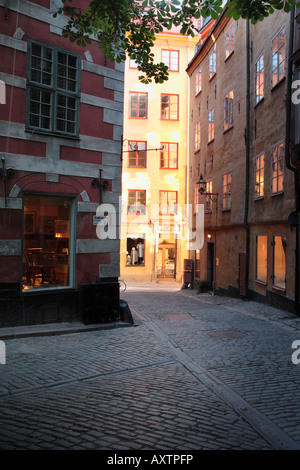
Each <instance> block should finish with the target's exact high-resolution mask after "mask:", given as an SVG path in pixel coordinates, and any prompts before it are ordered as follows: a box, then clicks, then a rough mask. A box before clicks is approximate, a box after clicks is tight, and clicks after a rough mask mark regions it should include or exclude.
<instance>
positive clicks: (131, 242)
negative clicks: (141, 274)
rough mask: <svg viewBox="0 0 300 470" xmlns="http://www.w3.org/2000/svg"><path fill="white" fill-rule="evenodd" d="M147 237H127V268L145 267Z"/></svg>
mask: <svg viewBox="0 0 300 470" xmlns="http://www.w3.org/2000/svg"><path fill="white" fill-rule="evenodd" d="M144 256H145V235H144V234H143V235H138V236H137V235H136V234H134V235H127V257H126V266H141V265H142V266H144V265H145V258H144Z"/></svg>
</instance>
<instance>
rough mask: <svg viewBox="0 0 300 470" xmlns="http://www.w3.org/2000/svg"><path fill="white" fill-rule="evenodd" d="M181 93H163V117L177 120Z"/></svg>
mask: <svg viewBox="0 0 300 470" xmlns="http://www.w3.org/2000/svg"><path fill="white" fill-rule="evenodd" d="M178 103H179V95H161V119H168V120H177V119H178V117H179V108H178Z"/></svg>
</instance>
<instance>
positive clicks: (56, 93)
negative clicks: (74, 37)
mask: <svg viewBox="0 0 300 470" xmlns="http://www.w3.org/2000/svg"><path fill="white" fill-rule="evenodd" d="M80 82H81V56H80V55H79V54H75V53H73V52H70V51H66V50H64V49H60V48H57V47H54V46H51V45H48V44H44V43H41V42H38V41H33V40H31V39H29V40H28V56H27V96H26V129H27V130H30V131H35V132H38V133H44V134H51V135H60V136H65V137H71V138H78V137H79V112H80V88H81V83H80Z"/></svg>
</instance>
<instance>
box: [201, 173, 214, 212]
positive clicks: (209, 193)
mask: <svg viewBox="0 0 300 470" xmlns="http://www.w3.org/2000/svg"><path fill="white" fill-rule="evenodd" d="M196 186H198V192H199V193H200V194H201V196H202V195H203V194H204V195H205V196H208V197H209V199H210V200H212V201H214V202H217V207H216V209H217V210H218V193H211V192H210V191H209V192H207V191H206V181H205V180H204V179H203V176H202V173H201V175H200V179H199V181H197V183H196ZM211 196H216V199H215V200H213V199H212V197H211Z"/></svg>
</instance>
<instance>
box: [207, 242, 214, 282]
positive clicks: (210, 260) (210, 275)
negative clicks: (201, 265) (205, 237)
mask: <svg viewBox="0 0 300 470" xmlns="http://www.w3.org/2000/svg"><path fill="white" fill-rule="evenodd" d="M214 260H215V244H214V243H208V244H207V263H206V279H207V281H208V282H209V285H210V287H211V288H212V287H213V281H214V266H215V262H214Z"/></svg>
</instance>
